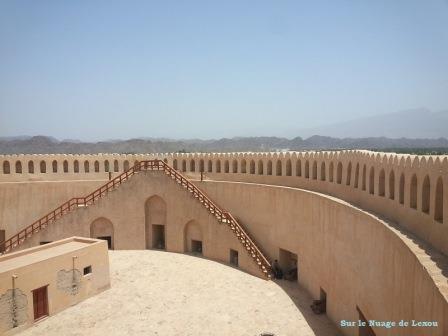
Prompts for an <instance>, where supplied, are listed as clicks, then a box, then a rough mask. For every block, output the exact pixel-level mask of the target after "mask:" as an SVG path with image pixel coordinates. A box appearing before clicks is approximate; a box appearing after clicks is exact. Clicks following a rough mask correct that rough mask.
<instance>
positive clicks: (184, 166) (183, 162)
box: [182, 160, 187, 172]
mask: <svg viewBox="0 0 448 336" xmlns="http://www.w3.org/2000/svg"><path fill="white" fill-rule="evenodd" d="M182 171H183V172H186V171H187V161H185V160H182Z"/></svg>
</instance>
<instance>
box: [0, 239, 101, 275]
mask: <svg viewBox="0 0 448 336" xmlns="http://www.w3.org/2000/svg"><path fill="white" fill-rule="evenodd" d="M97 241H98V240H96V239H85V238H80V239H77V238H75V237H72V238H68V239H64V240H60V241H57V242H54V243H49V244H45V245H41V246H38V247H34V248H29V249H26V250H23V251H18V252H16V253H12V254H7V255H5V256H2V257H0V273H4V272H8V271H11V270H14V269H18V268H21V267H24V266H28V265H31V264H35V263H38V262H41V261H44V260H48V259H51V258H54V257H57V256H60V255H64V254H67V253H70V252H74V251H78V250H80V249H82V248H84V247H86V246H89V245H92V243H95V242H97Z"/></svg>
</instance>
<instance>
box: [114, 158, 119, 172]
mask: <svg viewBox="0 0 448 336" xmlns="http://www.w3.org/2000/svg"><path fill="white" fill-rule="evenodd" d="M114 172H118V160H114Z"/></svg>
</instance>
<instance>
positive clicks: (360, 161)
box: [0, 150, 448, 255]
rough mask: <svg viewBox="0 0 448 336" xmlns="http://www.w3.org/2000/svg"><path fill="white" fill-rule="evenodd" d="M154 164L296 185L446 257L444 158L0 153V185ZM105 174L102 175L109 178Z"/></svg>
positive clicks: (99, 175) (447, 172) (95, 176)
mask: <svg viewBox="0 0 448 336" xmlns="http://www.w3.org/2000/svg"><path fill="white" fill-rule="evenodd" d="M156 158H157V159H161V160H163V161H165V162H166V163H168V164H169V165H170V166H172V167H173V168H174V169H176V170H178V171H181V172H183V173H185V174H187V175H189V176H190V177H193V178H198V176H199V173H200V172H204V173H205V175H206V178H207V179H214V180H228V181H235V182H250V183H259V184H271V185H282V186H290V187H298V188H303V189H307V190H311V191H316V192H320V193H324V194H328V195H331V196H334V197H337V198H339V199H342V200H345V201H348V202H350V203H352V204H355V205H357V206H359V207H361V208H363V209H366V210H368V211H371V212H374V213H377V214H380V215H381V216H382V217H385V218H387V219H389V220H392V221H395V222H397V223H399V224H400V225H401V226H402V227H404V228H405V229H407V230H409V231H411V232H412V233H414V234H415V235H417V236H418V237H420V238H422V239H423V240H425V241H427V242H430V243H431V244H432V245H433V246H434V247H436V248H437V249H439V250H440V251H442V252H443V253H445V254H447V255H448V241H447V240H446V238H445V237H447V236H448V219H447V218H448V156H446V155H445V156H431V155H427V156H420V155H409V154H396V153H381V152H372V151H367V150H343V151H306V152H270V153H251V152H237V153H154V154H101V153H100V154H79V155H78V154H48V155H43V154H36V155H25V154H20V155H1V156H0V182H15V181H17V182H20V181H60V180H67V181H76V180H106V179H108V178H109V177H115V176H117V175H118V174H119V173H122V172H123V171H126V170H128V169H129V168H130V167H131V166H133V165H134V164H136V163H137V162H139V161H143V160H152V159H156ZM109 175H110V176H109Z"/></svg>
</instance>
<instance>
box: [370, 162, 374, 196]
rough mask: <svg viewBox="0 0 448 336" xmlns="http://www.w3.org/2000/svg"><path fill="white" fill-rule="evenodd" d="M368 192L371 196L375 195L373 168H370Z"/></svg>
mask: <svg viewBox="0 0 448 336" xmlns="http://www.w3.org/2000/svg"><path fill="white" fill-rule="evenodd" d="M369 192H370V194H371V195H374V194H375V169H374V168H373V167H370V174H369Z"/></svg>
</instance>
